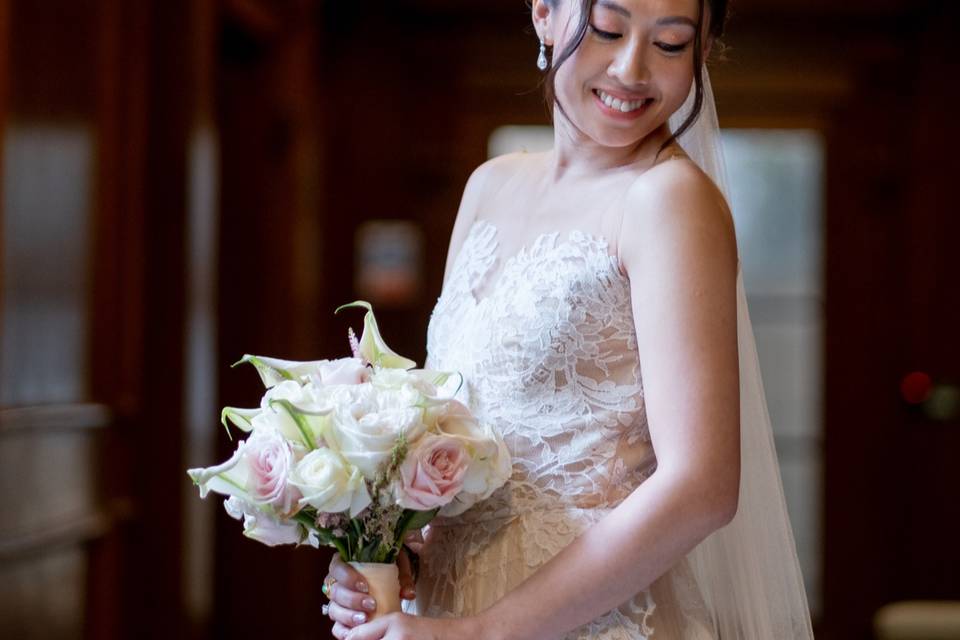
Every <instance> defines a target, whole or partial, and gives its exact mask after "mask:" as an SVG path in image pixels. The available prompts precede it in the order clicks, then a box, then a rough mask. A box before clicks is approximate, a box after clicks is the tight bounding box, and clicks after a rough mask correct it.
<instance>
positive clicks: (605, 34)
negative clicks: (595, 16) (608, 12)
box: [589, 24, 621, 40]
mask: <svg viewBox="0 0 960 640" xmlns="http://www.w3.org/2000/svg"><path fill="white" fill-rule="evenodd" d="M589 27H590V30H591V31H593V32H594V33H595V34H597V37H598V38H600V39H601V40H616V39H617V38H619V37H620V36H621V34H619V33H611V32H609V31H601V30H600V29H597V28H596V27H595V26H593V25H592V24H591V25H589Z"/></svg>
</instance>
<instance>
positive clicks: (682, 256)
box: [617, 159, 738, 276]
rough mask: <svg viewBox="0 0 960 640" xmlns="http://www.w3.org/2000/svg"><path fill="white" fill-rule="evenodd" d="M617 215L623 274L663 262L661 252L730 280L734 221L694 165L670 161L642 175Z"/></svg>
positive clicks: (723, 201) (709, 181) (734, 265)
mask: <svg viewBox="0 0 960 640" xmlns="http://www.w3.org/2000/svg"><path fill="white" fill-rule="evenodd" d="M622 215H623V222H622V224H621V229H620V235H619V237H618V239H617V240H618V247H619V253H620V259H621V262H622V264H623V267H624V268H625V269H626V271H627V273H628V274H629V273H630V272H631V271H634V270H635V269H633V267H638V266H640V264H641V263H645V262H647V258H649V257H651V256H654V255H657V256H658V260H662V259H663V257H664V255H663V252H670V251H674V252H675V253H674V257H675V258H676V259H677V260H680V261H683V262H686V263H688V264H689V261H690V260H696V262H697V263H700V264H701V266H703V267H705V268H708V269H723V270H725V271H727V272H728V273H733V274H734V276H735V274H736V270H737V260H738V258H737V244H736V234H735V231H734V223H733V216H732V215H731V213H730V208H729V206H728V204H727V201H726V199H725V198H724V196H723V193H722V192H721V191H720V189H719V188H718V187H717V185H716V184H715V183H714V182H713V180H712V179H711V178H710V177H709V176H708V175H707V174H706V173H704V172H703V170H702V169H700V167H698V166H697V165H696V164H695V163H694V162H692V161H690V160H688V159H682V160H671V161H668V162H664V163H662V164H660V165H657V166H656V167H654V168H652V169H650V170H649V171H646V172H645V173H643V174H641V175H640V176H639V177H638V178H637V179H636V180H635V181H634V182H633V183H632V184H631V186H630V188H629V189H628V191H627V196H626V198H625V199H624V211H623V214H622ZM645 266H649V265H645Z"/></svg>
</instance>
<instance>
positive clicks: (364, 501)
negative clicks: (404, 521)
mask: <svg viewBox="0 0 960 640" xmlns="http://www.w3.org/2000/svg"><path fill="white" fill-rule="evenodd" d="M290 484H292V485H293V486H295V487H297V488H298V489H299V490H300V493H301V494H302V495H303V498H301V499H300V506H304V505H307V504H309V505H310V506H312V507H315V508H316V509H317V510H318V511H322V512H326V513H339V512H341V511H346V510H347V509H349V510H350V517H351V518H353V517H354V516H356V515H357V514H358V513H360V512H361V511H363V510H364V509H365V508H367V505H369V504H370V494H369V492H368V491H367V484H366V482H364V480H363V476H362V475H361V474H360V471H359V470H358V469H357V468H356V467H353V466H351V465H350V464H348V463H347V461H346V460H344V459H343V457H342V456H340V454H338V453H336V452H335V451H333V450H331V449H317V450H315V451H311V452H310V453H308V454H307V455H305V456H304V457H303V459H302V460H300V462H298V463H297V466H296V467H295V468H294V470H293V473H292V474H291V476H290Z"/></svg>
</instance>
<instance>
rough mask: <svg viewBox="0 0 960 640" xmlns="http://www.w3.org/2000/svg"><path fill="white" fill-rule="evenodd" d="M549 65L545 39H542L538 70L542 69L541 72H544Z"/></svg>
mask: <svg viewBox="0 0 960 640" xmlns="http://www.w3.org/2000/svg"><path fill="white" fill-rule="evenodd" d="M548 64H549V63H548V62H547V45H546V44H544V42H543V38H540V55H539V56H537V69H540V71H544V70H545V69H546V68H547V66H548Z"/></svg>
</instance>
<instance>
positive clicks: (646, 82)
mask: <svg viewBox="0 0 960 640" xmlns="http://www.w3.org/2000/svg"><path fill="white" fill-rule="evenodd" d="M704 4H705V5H707V4H708V3H704ZM580 11H581V2H580V1H579V0H553V1H550V2H549V3H548V2H546V1H544V0H537V1H536V2H535V3H534V6H533V19H534V24H535V26H536V28H537V32H538V33H539V34H540V35H541V37H543V38H544V39H545V41H546V42H547V44H551V45H554V52H555V54H554V55H557V53H558V52H561V51H563V50H564V49H565V48H566V47H567V45H568V43H569V42H570V41H571V40H572V39H573V38H574V36H575V34H576V29H577V25H578V24H579V22H580V19H581V15H580ZM699 11H700V2H699V0H596V1H595V2H593V3H592V8H591V10H590V15H589V20H588V27H587V31H586V35H585V36H584V38H583V41H582V43H581V44H580V46H579V47H578V48H577V50H576V51H575V52H574V53H573V54H572V55H571V56H570V57H569V58H568V59H567V60H566V61H565V62H563V64H562V65H561V66H560V67H559V68H558V69H557V70H556V77H555V80H554V86H555V90H556V97H557V99H558V100H559V101H560V103H561V104H562V105H563V111H564V112H565V113H566V115H567V118H568V119H569V121H570V123H571V124H572V125H573V127H574V128H575V129H577V130H579V131H580V132H581V133H582V134H583V135H585V136H587V137H588V138H590V139H592V140H594V141H595V142H596V143H598V144H600V145H603V146H610V147H625V146H629V145H634V144H636V143H638V142H639V141H641V140H643V139H644V138H646V137H647V136H648V135H649V134H651V133H653V132H654V131H656V130H658V129H659V128H660V127H661V126H662V125H664V124H665V123H666V122H667V120H668V119H669V118H670V116H671V115H672V114H673V113H674V112H675V111H676V110H677V109H679V108H680V106H681V105H682V104H683V102H684V100H686V98H687V95H688V94H689V92H690V88H691V86H692V84H693V81H694V73H693V68H694V47H695V35H696V24H697V22H698V17H699V16H698V14H699ZM704 11H705V12H707V13H706V14H705V15H704V20H703V24H704V26H703V28H702V32H701V41H702V42H703V43H705V44H706V46H704V57H705V56H706V51H707V49H708V47H709V44H708V43H709V39H708V38H707V28H706V25H707V24H709V18H710V16H709V9H708V8H706V7H705V9H704ZM560 117H561V118H562V117H563V116H562V115H561V116H560Z"/></svg>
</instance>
